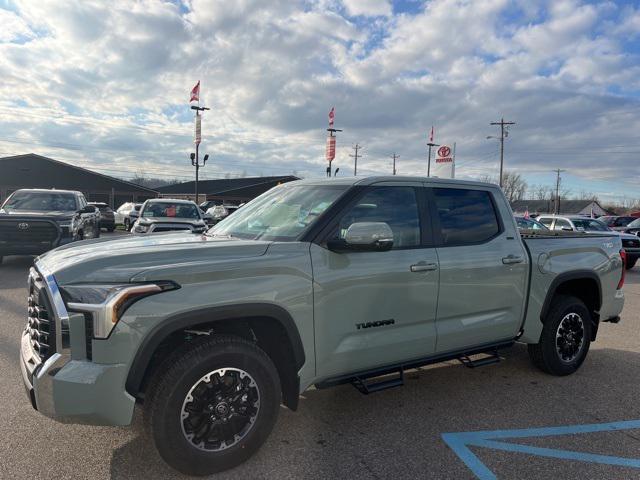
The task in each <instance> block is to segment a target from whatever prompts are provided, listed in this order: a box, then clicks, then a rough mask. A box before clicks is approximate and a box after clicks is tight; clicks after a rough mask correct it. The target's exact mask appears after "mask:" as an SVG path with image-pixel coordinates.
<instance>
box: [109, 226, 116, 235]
mask: <svg viewBox="0 0 640 480" xmlns="http://www.w3.org/2000/svg"><path fill="white" fill-rule="evenodd" d="M115 229H116V227H115V226H113V227H107V232H109V233H113V231H114V230H115Z"/></svg>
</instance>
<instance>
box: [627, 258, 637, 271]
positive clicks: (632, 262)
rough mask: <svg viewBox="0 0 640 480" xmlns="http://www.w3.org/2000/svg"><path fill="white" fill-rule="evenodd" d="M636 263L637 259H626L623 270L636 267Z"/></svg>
mask: <svg viewBox="0 0 640 480" xmlns="http://www.w3.org/2000/svg"><path fill="white" fill-rule="evenodd" d="M637 261H638V259H637V258H627V263H626V264H625V265H624V268H626V269H627V270H631V269H632V268H633V267H635V266H636V262H637Z"/></svg>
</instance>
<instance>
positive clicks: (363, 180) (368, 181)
mask: <svg viewBox="0 0 640 480" xmlns="http://www.w3.org/2000/svg"><path fill="white" fill-rule="evenodd" d="M380 182H424V183H430V184H434V185H438V184H452V183H454V184H458V185H469V186H477V187H483V188H487V187H492V188H495V187H497V185H494V184H492V183H485V182H478V181H473V180H457V179H451V178H436V177H420V176H402V175H379V176H370V177H333V178H310V179H305V180H294V181H292V182H287V185H373V184H375V183H380Z"/></svg>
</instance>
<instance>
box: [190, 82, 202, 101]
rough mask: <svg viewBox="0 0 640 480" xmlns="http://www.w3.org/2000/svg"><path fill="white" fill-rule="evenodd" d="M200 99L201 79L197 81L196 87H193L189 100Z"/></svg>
mask: <svg viewBox="0 0 640 480" xmlns="http://www.w3.org/2000/svg"><path fill="white" fill-rule="evenodd" d="M199 101H200V80H198V83H196V85H195V87H193V88H192V89H191V98H190V99H189V102H199Z"/></svg>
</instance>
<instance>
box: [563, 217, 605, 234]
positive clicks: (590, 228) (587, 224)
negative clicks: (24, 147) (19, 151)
mask: <svg viewBox="0 0 640 480" xmlns="http://www.w3.org/2000/svg"><path fill="white" fill-rule="evenodd" d="M572 221H573V225H574V226H575V227H576V230H577V231H579V232H581V231H584V232H608V231H609V228H608V227H607V226H606V225H605V224H604V223H602V222H600V221H598V220H594V219H592V218H584V219H583V218H576V219H573V220H572Z"/></svg>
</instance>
